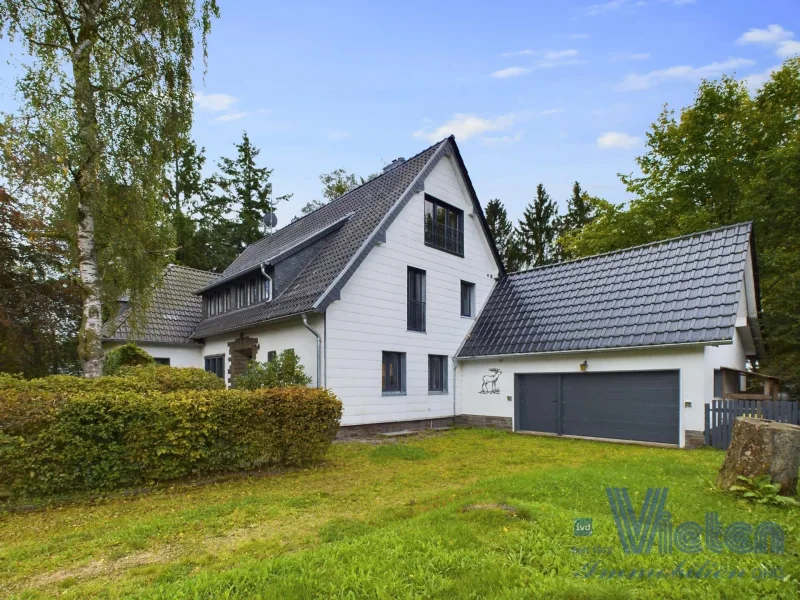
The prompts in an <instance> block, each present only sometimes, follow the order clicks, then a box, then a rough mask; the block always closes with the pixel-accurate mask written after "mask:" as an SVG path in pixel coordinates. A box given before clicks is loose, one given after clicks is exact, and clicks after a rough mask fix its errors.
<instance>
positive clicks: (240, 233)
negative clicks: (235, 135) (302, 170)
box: [208, 132, 292, 260]
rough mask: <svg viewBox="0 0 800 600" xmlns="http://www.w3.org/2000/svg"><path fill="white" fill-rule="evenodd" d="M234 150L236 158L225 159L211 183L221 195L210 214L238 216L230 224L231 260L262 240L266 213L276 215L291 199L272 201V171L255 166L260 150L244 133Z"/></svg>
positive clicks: (288, 196)
mask: <svg viewBox="0 0 800 600" xmlns="http://www.w3.org/2000/svg"><path fill="white" fill-rule="evenodd" d="M234 146H235V147H236V158H226V157H223V158H221V159H220V161H219V163H218V165H217V166H218V168H219V171H220V172H219V173H217V174H216V175H215V176H214V177H213V178H212V183H213V184H214V185H216V186H217V188H218V189H219V191H220V193H219V194H217V195H216V196H214V197H213V198H211V199H210V200H209V202H208V205H209V206H208V208H209V211H210V212H212V213H214V214H216V215H220V216H223V217H224V215H226V214H228V213H230V212H234V213H235V214H236V215H237V216H236V218H235V219H233V220H229V222H228V224H227V229H228V231H227V241H228V244H229V246H230V252H231V260H233V258H235V257H236V256H238V254H239V253H240V252H241V251H242V250H244V249H245V248H246V247H247V246H249V245H250V244H252V243H253V242H255V241H257V240H259V239H261V238H262V237H263V233H262V221H261V219H262V217H263V216H264V213H267V212H275V209H276V207H277V206H278V204H279V203H280V202H283V201H284V200H288V199H289V198H291V197H292V194H286V195H283V196H278V197H277V198H274V199H273V197H272V183H270V181H269V178H270V176H271V175H272V169H269V168H267V167H259V166H257V165H256V158H257V157H258V155H259V154H260V153H261V150H259V149H258V148H256V147H255V146H254V145H253V143H252V142H251V141H250V138H249V136H248V135H247V132H243V133H242V141H241V142H240V143H238V144H234Z"/></svg>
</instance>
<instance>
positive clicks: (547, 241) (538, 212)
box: [517, 183, 558, 267]
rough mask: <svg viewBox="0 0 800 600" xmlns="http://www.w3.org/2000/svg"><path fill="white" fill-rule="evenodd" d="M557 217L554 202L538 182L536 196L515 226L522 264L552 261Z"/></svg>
mask: <svg viewBox="0 0 800 600" xmlns="http://www.w3.org/2000/svg"><path fill="white" fill-rule="evenodd" d="M557 217H558V210H557V208H556V203H555V202H553V200H552V198H550V195H549V194H548V193H547V191H546V190H545V189H544V185H542V184H541V183H540V184H539V185H537V186H536V198H535V199H534V200H533V202H532V203H531V204H529V205H528V206H527V207H526V208H525V212H524V213H523V214H522V219H521V220H520V222H519V225H518V227H517V235H518V236H519V249H520V252H521V254H522V263H523V265H524V266H526V267H539V266H542V265H546V264H549V263H551V262H553V260H554V258H555V244H554V242H555V239H556V229H557V221H556V219H557Z"/></svg>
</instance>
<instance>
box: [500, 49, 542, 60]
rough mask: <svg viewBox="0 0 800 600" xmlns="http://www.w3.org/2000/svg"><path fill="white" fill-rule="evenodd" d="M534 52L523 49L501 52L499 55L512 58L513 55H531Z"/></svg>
mask: <svg viewBox="0 0 800 600" xmlns="http://www.w3.org/2000/svg"><path fill="white" fill-rule="evenodd" d="M534 54H535V52H534V51H533V50H529V49H527V48H526V49H525V50H515V51H514V52H503V53H502V54H501V55H500V56H502V57H503V58H512V57H515V56H533V55H534Z"/></svg>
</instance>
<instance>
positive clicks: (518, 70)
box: [491, 67, 531, 79]
mask: <svg viewBox="0 0 800 600" xmlns="http://www.w3.org/2000/svg"><path fill="white" fill-rule="evenodd" d="M530 72H531V70H530V69H529V68H528V67H508V68H506V69H500V70H499V71H495V72H494V73H492V75H491V76H492V77H494V78H495V79H509V78H510V77H519V76H520V75H525V73H530Z"/></svg>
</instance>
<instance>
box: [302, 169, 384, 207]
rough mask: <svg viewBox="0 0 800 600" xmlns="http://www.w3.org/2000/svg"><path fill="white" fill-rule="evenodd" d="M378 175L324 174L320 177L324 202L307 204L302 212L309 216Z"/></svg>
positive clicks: (342, 171)
mask: <svg viewBox="0 0 800 600" xmlns="http://www.w3.org/2000/svg"><path fill="white" fill-rule="evenodd" d="M377 176H378V174H377V173H373V174H372V175H369V176H368V177H366V178H364V177H356V175H355V174H353V173H348V172H347V170H346V169H334V170H333V171H331V172H330V173H323V174H322V175H320V176H319V180H320V183H322V197H323V198H325V199H324V200H312V201H311V202H308V203H306V205H305V206H303V208H301V209H300V212H301V213H302V214H304V215H307V214H309V213H311V212H314V211H315V210H317V209H318V208H321V207H323V206H325V205H326V204H327V203H328V202H330V201H331V200H336V198H338V197H339V196H344V195H345V194H346V193H347V192H349V191H350V190H352V189H355V188H357V187H358V186H360V185H364V184H365V183H367V182H368V181H371V180H372V179H375V178H376V177H377Z"/></svg>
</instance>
